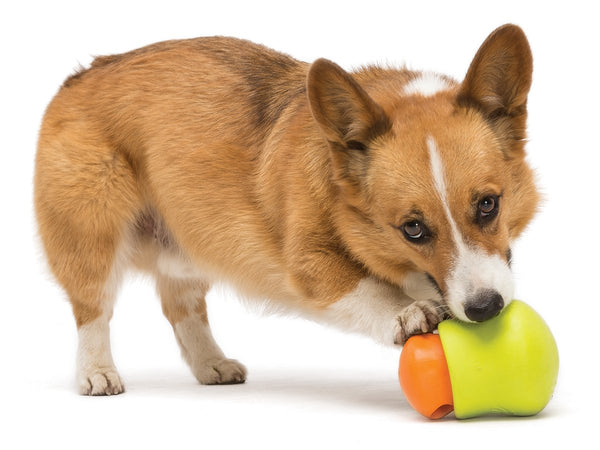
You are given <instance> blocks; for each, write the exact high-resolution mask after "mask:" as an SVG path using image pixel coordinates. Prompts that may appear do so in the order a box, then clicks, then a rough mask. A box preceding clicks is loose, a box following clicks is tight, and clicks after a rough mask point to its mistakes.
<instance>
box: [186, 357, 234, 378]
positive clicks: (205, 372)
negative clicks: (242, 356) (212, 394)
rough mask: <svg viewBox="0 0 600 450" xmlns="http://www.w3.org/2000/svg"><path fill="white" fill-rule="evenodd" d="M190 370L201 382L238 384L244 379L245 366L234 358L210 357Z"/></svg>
mask: <svg viewBox="0 0 600 450" xmlns="http://www.w3.org/2000/svg"><path fill="white" fill-rule="evenodd" d="M192 371H193V372H194V375H195V376H196V379H197V380H198V381H199V382H200V383H201V384H239V383H244V382H245V381H246V367H244V365H243V364H242V363H240V362H239V361H236V360H235V359H226V358H223V359H211V360H208V361H205V362H204V364H203V365H202V366H201V367H198V368H194V369H192Z"/></svg>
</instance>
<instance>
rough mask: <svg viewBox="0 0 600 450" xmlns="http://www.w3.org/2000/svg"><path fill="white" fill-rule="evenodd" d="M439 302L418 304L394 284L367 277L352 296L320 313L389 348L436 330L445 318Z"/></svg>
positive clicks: (426, 300)
mask: <svg viewBox="0 0 600 450" xmlns="http://www.w3.org/2000/svg"><path fill="white" fill-rule="evenodd" d="M444 311H445V309H444V308H443V307H442V305H441V304H440V302H439V301H438V300H437V299H421V300H417V301H415V300H414V299H413V298H412V297H409V296H408V295H407V294H406V293H404V291H403V290H402V289H401V288H399V287H397V286H394V285H391V284H389V283H386V282H384V281H381V280H378V279H376V278H372V277H369V278H363V279H362V280H361V281H360V282H359V283H358V284H357V286H356V287H355V288H354V290H352V291H351V292H349V293H348V294H346V295H344V296H343V297H341V298H340V299H339V300H337V301H336V302H333V303H331V304H330V305H329V306H327V307H326V308H324V309H323V310H322V311H321V312H320V314H319V315H320V319H322V320H324V321H325V322H328V323H330V324H332V325H334V326H336V327H338V328H341V329H343V330H346V331H350V332H357V333H360V334H364V335H367V336H370V337H372V338H373V339H375V340H376V341H378V342H381V343H382V344H385V345H403V344H404V343H405V342H406V340H407V339H408V338H409V337H410V336H412V335H414V334H422V333H427V332H431V331H433V330H434V329H435V328H436V327H437V325H438V323H439V322H441V321H442V320H443V318H444V316H445V312H444Z"/></svg>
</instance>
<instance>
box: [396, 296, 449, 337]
mask: <svg viewBox="0 0 600 450" xmlns="http://www.w3.org/2000/svg"><path fill="white" fill-rule="evenodd" d="M445 317H446V310H445V308H444V307H443V306H442V305H441V304H440V303H439V302H437V301H434V300H419V301H416V302H414V303H411V304H410V305H408V306H407V307H406V308H404V309H403V310H402V312H401V313H400V315H399V316H398V328H397V331H396V335H395V340H394V343H395V344H400V345H404V343H405V342H406V341H407V340H408V338H409V337H411V336H414V335H415V334H423V333H430V332H431V331H433V330H435V329H436V328H437V326H438V324H439V323H440V322H441V321H442V320H444V319H445Z"/></svg>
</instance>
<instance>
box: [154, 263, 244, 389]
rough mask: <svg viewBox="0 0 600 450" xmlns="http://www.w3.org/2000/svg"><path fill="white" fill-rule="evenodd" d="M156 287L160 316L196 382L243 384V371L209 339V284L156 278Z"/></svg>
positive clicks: (171, 278) (183, 279)
mask: <svg viewBox="0 0 600 450" xmlns="http://www.w3.org/2000/svg"><path fill="white" fill-rule="evenodd" d="M157 287H158V291H159V294H160V298H161V303H162V309H163V313H164V314H165V316H166V317H167V319H168V320H169V322H170V323H171V325H172V326H173V330H174V332H175V337H176V338H177V343H178V344H179V347H180V348H181V354H182V356H183V358H184V360H185V361H186V362H187V364H188V365H189V366H190V369H191V370H192V373H193V374H194V376H195V377H196V379H197V380H198V381H199V382H200V383H201V384H236V383H243V382H244V381H245V380H246V368H245V367H244V366H243V365H242V364H240V363H239V362H238V361H236V360H234V359H228V358H226V357H225V355H224V354H223V351H222V350H221V349H220V348H219V346H218V345H217V343H216V342H215V340H214V338H213V336H212V333H211V330H210V326H209V323H208V316H207V311H206V301H205V296H206V293H207V292H208V289H209V285H208V283H206V282H203V281H199V280H197V279H193V278H173V277H168V276H165V275H159V276H158V280H157Z"/></svg>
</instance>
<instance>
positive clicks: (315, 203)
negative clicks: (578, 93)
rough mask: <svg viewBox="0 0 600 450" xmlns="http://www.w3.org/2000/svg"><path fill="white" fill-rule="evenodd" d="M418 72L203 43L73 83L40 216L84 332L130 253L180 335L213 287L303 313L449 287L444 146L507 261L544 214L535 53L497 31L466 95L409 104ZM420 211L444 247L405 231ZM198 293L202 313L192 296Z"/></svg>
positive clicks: (466, 198)
mask: <svg viewBox="0 0 600 450" xmlns="http://www.w3.org/2000/svg"><path fill="white" fill-rule="evenodd" d="M499 49H500V50H499ZM502 49H504V50H502ZM506 49H508V50H506ZM498 54H502V55H503V57H502V58H498ZM418 76H419V74H418V73H415V72H410V71H407V70H395V69H384V68H378V67H369V68H364V69H361V70H359V71H357V72H356V73H353V74H349V73H347V72H345V71H343V70H342V69H341V68H339V67H338V66H336V65H335V64H333V63H331V62H329V61H326V60H319V61H317V62H315V63H314V64H313V65H312V66H310V65H308V64H306V63H303V62H299V61H296V60H294V59H292V58H290V57H288V56H286V55H282V54H280V53H277V52H274V51H272V50H269V49H267V48H265V47H262V46H259V45H255V44H252V43H250V42H247V41H241V40H236V39H229V38H200V39H191V40H185V41H169V42H163V43H158V44H154V45H151V46H148V47H145V48H143V49H139V50H135V51H133V52H130V53H126V54H123V55H115V56H107V57H101V58H98V59H96V60H95V61H94V63H93V64H92V66H91V67H90V68H89V69H87V70H85V69H83V70H81V71H80V72H78V73H77V74H75V75H73V76H71V77H70V78H68V79H67V80H66V81H65V83H64V85H63V86H62V88H61V89H60V91H59V92H58V94H57V95H56V96H55V98H54V99H53V100H52V102H51V104H50V105H49V107H48V110H47V112H46V115H45V117H44V121H43V123H42V128H41V132H40V139H39V147H38V153H37V160H36V175H35V207H36V213H37V218H38V223H39V232H40V235H41V237H42V241H43V243H44V246H45V250H46V253H47V256H48V261H49V263H50V267H51V269H52V271H53V273H54V274H55V275H56V277H57V279H58V281H59V282H60V284H61V285H62V286H63V287H64V288H65V290H66V292H67V294H68V296H69V299H70V301H71V303H72V305H73V311H74V314H75V318H76V321H77V325H78V327H81V326H83V325H85V324H87V323H90V322H92V321H94V320H95V319H96V318H98V317H99V316H101V315H102V314H105V313H107V311H112V301H113V300H114V299H113V298H112V297H114V295H113V294H112V293H111V292H112V291H111V292H109V291H110V290H111V285H112V284H117V282H118V279H117V278H118V277H117V278H115V277H116V275H115V273H117V272H118V271H120V270H121V263H118V264H117V262H116V258H117V256H116V255H121V256H120V257H119V258H121V259H123V261H125V262H124V263H123V267H124V266H126V265H129V264H131V265H134V266H136V267H138V268H140V269H142V270H145V271H148V272H150V273H153V274H155V275H156V276H157V279H158V290H159V292H160V294H161V298H162V305H163V311H164V313H165V315H166V316H167V318H168V319H169V321H170V322H171V323H172V324H173V326H174V327H176V325H177V324H178V323H182V321H184V320H185V319H186V318H187V317H188V316H190V315H195V317H196V316H197V317H198V318H199V319H198V320H199V322H198V323H200V322H201V323H204V324H205V325H206V327H208V320H207V317H206V307H205V303H204V294H205V293H206V291H207V290H208V288H209V286H210V284H211V283H212V282H213V281H215V280H226V281H228V282H230V283H231V284H233V285H234V286H235V287H237V288H238V289H239V290H240V291H241V292H242V293H244V294H246V295H249V296H255V297H261V298H268V299H271V300H273V301H277V302H281V303H282V304H285V305H287V306H290V307H294V308H297V309H301V310H306V311H311V310H312V311H318V310H321V309H324V308H327V307H329V306H330V305H333V304H335V303H336V302H337V301H339V300H340V299H341V298H343V297H344V296H345V295H346V294H348V293H349V292H351V291H353V290H354V289H355V288H356V286H357V285H358V284H359V282H360V280H362V279H365V278H367V277H376V278H377V279H380V280H385V281H386V282H388V283H391V284H394V285H401V283H402V280H403V277H404V275H405V274H406V273H407V272H409V271H410V272H412V271H417V272H427V273H429V274H430V275H431V276H432V277H433V278H434V279H435V281H436V282H437V284H438V285H439V287H440V288H441V290H442V291H443V290H444V289H445V285H444V279H445V278H444V277H445V276H446V275H447V273H448V271H449V270H450V267H451V264H452V255H453V245H452V240H451V239H449V236H448V224H447V223H446V222H445V219H444V218H443V216H440V215H439V213H438V212H439V205H438V204H437V200H436V197H435V195H434V191H433V186H432V184H431V180H430V179H429V178H428V175H427V174H428V173H429V162H428V159H427V153H426V151H427V150H426V144H425V138H426V136H427V135H428V134H433V135H434V136H435V138H436V140H437V142H438V144H439V146H440V149H441V150H440V151H442V152H443V153H444V160H445V163H446V164H447V170H448V171H449V172H451V173H452V174H454V175H455V176H453V177H452V179H450V180H448V182H449V188H450V192H449V201H450V203H451V207H452V208H453V210H454V211H456V213H457V216H456V217H457V222H458V224H459V226H460V228H461V229H462V230H463V232H464V233H466V236H467V237H468V240H469V241H470V242H472V243H474V244H477V245H479V246H481V247H482V248H484V249H485V250H486V251H487V252H488V253H498V254H501V255H503V257H504V255H505V252H506V251H507V248H508V246H509V241H510V240H512V239H514V238H515V237H516V236H518V235H519V234H520V233H521V231H522V230H523V228H524V226H525V225H526V224H527V222H528V221H529V220H530V219H531V217H532V215H533V212H534V210H535V205H536V202H537V194H536V192H535V188H534V186H533V182H532V175H531V171H530V169H529V168H528V167H527V165H526V164H525V162H524V155H523V141H522V139H523V138H524V126H525V117H526V107H525V101H526V96H527V91H528V90H529V85H530V82H531V55H530V53H529V49H528V46H527V42H526V39H525V37H524V35H523V34H522V31H521V30H520V29H518V28H517V27H514V26H507V27H504V28H501V29H499V30H498V31H496V32H495V34H493V35H492V36H491V37H490V38H489V39H488V41H486V43H484V45H483V46H482V49H481V50H480V52H479V53H478V55H477V56H476V58H475V60H474V62H473V64H472V66H471V69H470V70H469V72H468V74H467V78H466V80H465V82H464V83H462V84H459V83H456V82H454V81H452V80H450V79H447V81H448V83H449V84H450V86H451V87H450V89H448V90H445V91H444V92H441V93H439V94H436V95H433V96H429V97H425V96H419V95H410V96H405V95H402V89H403V86H405V85H406V83H407V82H409V81H411V80H413V79H415V78H417V77H418ZM490 80H491V81H490ZM490 83H491V84H490ZM453 154H455V155H456V156H453ZM489 193H494V194H497V195H500V194H502V195H503V197H502V205H503V206H504V205H506V207H505V208H503V209H502V212H501V215H500V217H499V219H498V221H497V223H495V225H494V227H493V228H489V229H485V230H483V231H482V230H481V229H480V228H478V227H477V226H476V225H475V224H473V223H472V222H470V215H471V213H472V208H471V205H472V204H473V201H474V199H475V198H476V196H477V195H480V194H489ZM415 207H418V209H419V210H420V211H421V212H422V213H423V214H424V215H425V216H426V217H428V218H429V219H430V221H431V222H430V223H431V224H432V227H434V228H435V230H436V233H437V236H438V238H439V239H438V240H437V241H436V243H435V245H432V246H419V247H417V246H415V245H412V244H411V243H409V242H407V241H406V240H405V239H404V238H403V236H402V234H401V233H400V232H399V230H398V227H400V226H401V225H402V223H403V221H404V220H406V218H407V217H409V216H410V214H411V211H412V210H413V209H415ZM165 267H166V268H167V269H168V270H167V269H165ZM184 269H185V270H184ZM188 269H189V270H188ZM169 270H172V271H174V272H176V271H181V272H182V274H181V276H179V275H177V274H173V273H166V272H168V271H169ZM184 272H185V273H184ZM190 274H191V275H190ZM195 274H198V276H196V275H195ZM111 277H112V278H114V280H113V281H114V282H113V281H111V280H112V278H111ZM190 292H192V294H193V295H192V294H190ZM190 295H192V296H194V295H195V300H194V302H195V303H189V302H188V300H189V299H186V300H185V301H182V300H181V299H182V298H184V297H186V296H187V297H189V296H190ZM187 297H186V298H187ZM192 304H194V305H196V306H193V307H192V306H190V305H192ZM430 322H432V323H431V324H430V325H432V326H435V323H433V322H434V321H430ZM207 329H208V328H207ZM404 334H406V333H404ZM182 348H183V347H182ZM215 352H216V350H215ZM217 353H218V352H217ZM215 354H216V353H215ZM190 358H191V360H193V359H194V356H191V357H190ZM186 359H187V358H186ZM196 359H198V358H196ZM215 367H216V366H215ZM240 370H241V369H235V370H234V371H237V372H236V373H237V375H236V376H235V377H233V378H231V379H232V380H233V379H235V380H237V381H239V380H240V373H242V372H243V371H241V372H240ZM197 376H198V375H197ZM198 377H199V379H200V378H202V377H204V375H202V376H198ZM223 381H224V382H227V381H231V380H223Z"/></svg>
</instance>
